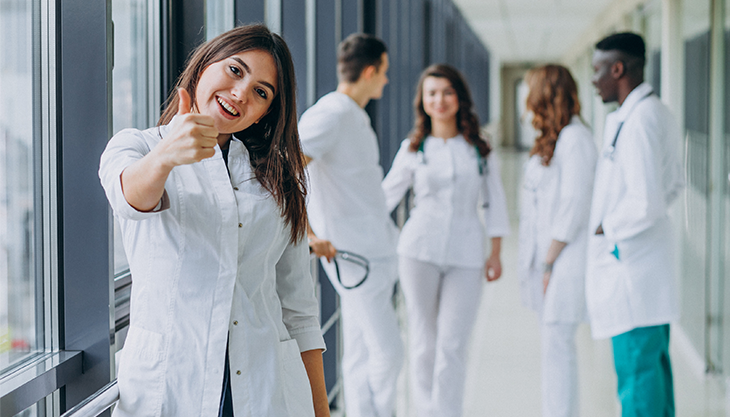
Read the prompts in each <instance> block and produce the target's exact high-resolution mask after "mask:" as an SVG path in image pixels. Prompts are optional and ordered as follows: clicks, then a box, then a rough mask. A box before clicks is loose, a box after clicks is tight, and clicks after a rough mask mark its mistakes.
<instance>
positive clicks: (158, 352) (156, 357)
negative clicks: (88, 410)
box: [114, 325, 165, 417]
mask: <svg viewBox="0 0 730 417" xmlns="http://www.w3.org/2000/svg"><path fill="white" fill-rule="evenodd" d="M163 349H164V337H163V335H162V334H160V333H155V332H152V331H149V330H145V329H143V328H140V327H137V326H135V325H130V326H129V333H127V339H126V341H125V343H124V349H123V350H122V355H121V359H120V364H119V377H118V384H119V403H118V405H117V411H115V414H114V415H115V417H116V416H127V415H129V416H158V415H160V413H161V409H162V390H163V362H164V357H165V355H164V351H163Z"/></svg>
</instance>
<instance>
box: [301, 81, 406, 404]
mask: <svg viewBox="0 0 730 417" xmlns="http://www.w3.org/2000/svg"><path fill="white" fill-rule="evenodd" d="M299 133H300V137H301V141H302V150H303V152H304V154H305V155H307V156H308V157H310V158H312V161H311V162H310V163H309V165H308V166H307V167H308V169H309V175H310V180H311V186H310V193H309V202H308V206H307V210H308V213H309V221H310V224H311V226H312V230H313V231H314V232H315V234H316V235H317V236H318V237H320V238H322V239H327V240H329V241H331V242H332V244H333V245H334V246H335V248H337V249H338V250H344V251H350V252H354V253H357V254H358V255H362V256H364V257H365V258H367V259H368V261H369V263H370V273H369V275H368V278H367V280H366V281H365V283H364V284H363V285H362V286H360V287H357V288H355V289H351V290H347V289H345V288H343V287H342V286H341V285H340V284H339V282H338V281H337V278H336V273H335V270H334V265H333V264H331V263H327V262H326V261H325V262H323V263H322V265H323V267H324V270H325V272H326V273H327V276H328V277H329V279H330V281H331V282H332V284H333V286H334V287H335V289H336V290H337V292H338V294H339V295H340V305H341V308H342V324H343V339H344V351H343V370H342V371H343V383H344V394H345V408H346V411H347V415H348V416H350V417H360V416H362V417H391V415H392V414H393V411H394V409H395V394H396V383H397V379H398V374H399V373H400V369H401V365H402V362H403V349H402V343H401V339H400V330H399V328H398V320H397V318H396V315H395V310H394V309H393V305H392V303H391V297H392V295H393V289H394V285H395V282H396V280H397V271H396V257H395V242H396V240H397V235H398V230H397V229H396V227H395V225H394V224H393V222H392V221H391V220H390V216H389V214H388V211H387V210H386V208H385V198H384V196H383V191H382V189H381V188H380V182H381V181H382V179H383V169H382V168H381V167H380V165H379V160H380V152H379V150H378V140H377V137H376V136H375V132H374V131H373V129H372V127H371V125H370V117H369V116H368V114H367V113H366V112H365V110H364V109H362V108H361V107H360V106H359V105H358V104H357V103H356V102H355V101H353V100H352V99H351V98H350V97H349V96H347V95H346V94H342V93H338V92H332V93H329V94H327V95H325V96H324V97H322V98H321V99H320V100H319V101H318V102H317V103H316V104H315V105H314V106H312V107H310V108H309V109H308V110H307V111H305V112H304V114H303V115H302V117H301V120H300V122H299ZM343 264H344V263H343ZM341 273H342V274H343V276H346V275H348V274H349V272H348V270H347V269H346V267H345V268H341ZM346 278H347V277H343V281H344V280H345V279H346ZM350 281H351V282H352V281H353V280H350Z"/></svg>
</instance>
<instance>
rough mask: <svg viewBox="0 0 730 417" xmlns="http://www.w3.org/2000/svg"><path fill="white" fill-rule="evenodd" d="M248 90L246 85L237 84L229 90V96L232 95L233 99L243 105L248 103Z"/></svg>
mask: <svg viewBox="0 0 730 417" xmlns="http://www.w3.org/2000/svg"><path fill="white" fill-rule="evenodd" d="M249 90H250V88H248V83H246V82H239V83H236V84H235V85H234V86H233V88H232V89H231V95H233V97H234V98H236V99H237V100H238V101H240V102H243V103H245V102H246V101H248V91H249Z"/></svg>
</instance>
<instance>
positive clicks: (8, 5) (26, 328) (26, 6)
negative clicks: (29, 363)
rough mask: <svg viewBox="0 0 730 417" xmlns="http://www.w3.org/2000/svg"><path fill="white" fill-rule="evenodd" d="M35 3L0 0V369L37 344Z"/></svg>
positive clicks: (39, 346) (39, 335)
mask: <svg viewBox="0 0 730 417" xmlns="http://www.w3.org/2000/svg"><path fill="white" fill-rule="evenodd" d="M39 4H40V1H39V0H35V1H28V0H0V374H1V373H3V371H5V370H7V369H8V368H9V367H11V366H13V365H16V364H18V363H19V362H21V361H22V360H23V359H25V358H27V357H29V355H30V354H32V353H34V352H37V351H39V350H42V349H43V348H44V338H43V316H44V314H43V281H42V280H41V281H39V279H40V277H41V276H42V274H40V273H38V272H39V271H38V270H37V269H38V265H39V264H38V262H37V261H38V260H39V259H40V253H39V252H40V251H39V250H38V248H39V244H40V239H38V236H39V234H40V233H42V232H41V230H40V228H41V222H40V221H39V220H38V219H39V218H40V216H41V212H42V209H41V208H40V207H41V205H40V204H41V203H40V200H39V199H40V197H39V195H38V193H37V190H39V189H40V188H39V187H38V186H37V185H36V182H37V181H38V180H39V178H38V176H36V173H37V172H39V170H40V166H39V165H38V162H36V161H37V159H36V158H35V156H36V155H38V154H39V152H38V149H37V147H38V146H40V144H39V143H38V142H39V141H40V139H39V133H40V132H39V129H38V126H39V125H40V122H41V115H40V111H39V110H40V108H41V106H40V104H39V103H40V101H41V98H40V93H39V89H38V88H37V86H36V85H35V82H36V81H35V80H36V79H37V78H38V77H37V75H38V71H39V70H34V68H37V67H39V65H36V60H37V59H38V58H39V57H38V56H37V55H35V51H38V48H36V47H35V46H36V42H38V41H39V37H40V33H39V30H37V29H36V28H38V25H37V23H38V19H37V18H36V13H37V11H38V8H39ZM34 71H35V73H34Z"/></svg>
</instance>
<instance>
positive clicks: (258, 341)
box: [99, 25, 329, 417]
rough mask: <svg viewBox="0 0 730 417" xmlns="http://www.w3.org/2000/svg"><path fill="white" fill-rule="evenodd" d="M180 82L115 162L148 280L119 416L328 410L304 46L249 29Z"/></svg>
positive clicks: (131, 236) (132, 253)
mask: <svg viewBox="0 0 730 417" xmlns="http://www.w3.org/2000/svg"><path fill="white" fill-rule="evenodd" d="M176 87H177V88H176V90H175V91H174V92H173V94H172V95H171V97H170V99H169V100H168V102H167V106H166V109H165V111H164V112H163V114H162V116H161V118H160V122H159V125H158V126H157V127H153V128H150V129H147V130H142V131H140V130H136V129H125V130H122V131H121V132H119V133H117V134H116V135H114V137H113V138H112V139H111V140H110V141H109V144H108V145H107V148H106V150H105V151H104V154H103V155H102V158H101V166H100V169H99V176H100V178H101V182H102V185H103V186H104V189H105V191H106V194H107V197H108V199H109V202H110V204H111V206H112V208H113V209H114V214H115V216H117V218H118V219H119V223H120V226H121V230H122V233H123V241H124V248H125V250H126V253H127V256H128V258H129V266H130V270H131V273H132V277H133V278H132V279H133V285H132V304H131V312H130V326H129V333H128V335H127V339H126V341H125V345H124V349H123V350H122V353H121V358H120V362H119V374H118V386H119V403H118V404H117V407H116V409H115V411H114V416H115V417H121V416H210V417H214V416H233V415H235V416H236V417H264V416H270V417H280V416H297V417H299V416H312V417H313V416H315V415H316V416H317V417H320V416H329V407H328V402H327V393H326V389H325V387H324V377H323V370H322V355H321V352H322V349H324V341H323V339H322V335H321V333H320V326H319V316H318V315H319V308H318V302H317V299H316V297H315V292H314V283H313V281H312V278H311V276H310V274H309V252H308V249H307V243H306V241H305V240H304V237H305V233H306V219H307V217H306V209H305V194H306V190H305V173H304V161H303V157H302V153H301V149H300V145H299V138H298V134H297V122H296V117H297V115H296V100H295V91H296V90H295V86H294V68H293V64H292V60H291V54H290V53H289V50H288V48H287V46H286V44H285V43H284V41H283V39H282V38H281V37H280V36H278V35H276V34H274V33H271V32H269V30H268V29H267V28H266V27H264V26H262V25H252V26H242V27H238V28H235V29H232V30H230V31H228V32H226V33H224V34H222V35H220V36H218V37H216V38H215V39H213V40H211V41H209V42H207V43H206V44H204V45H201V46H200V47H199V48H198V49H196V51H195V52H194V53H193V55H192V56H191V57H190V59H189V62H188V64H187V67H186V69H185V70H184V71H183V73H182V74H181V76H180V78H179V79H178V82H177V85H176ZM315 411H316V413H315Z"/></svg>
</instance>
